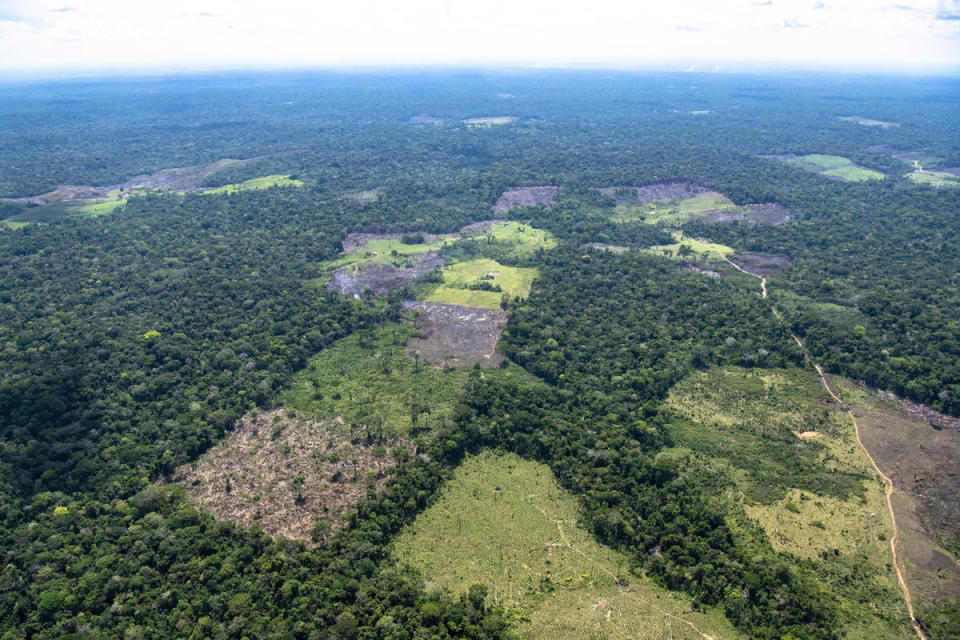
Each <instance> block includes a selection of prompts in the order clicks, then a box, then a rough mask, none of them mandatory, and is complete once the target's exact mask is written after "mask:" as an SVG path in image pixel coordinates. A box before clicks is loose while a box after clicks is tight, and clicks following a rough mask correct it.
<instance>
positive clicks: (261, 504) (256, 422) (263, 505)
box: [170, 409, 413, 543]
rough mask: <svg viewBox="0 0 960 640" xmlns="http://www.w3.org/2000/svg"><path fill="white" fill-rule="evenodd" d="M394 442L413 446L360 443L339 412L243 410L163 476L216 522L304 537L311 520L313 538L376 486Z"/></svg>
mask: <svg viewBox="0 0 960 640" xmlns="http://www.w3.org/2000/svg"><path fill="white" fill-rule="evenodd" d="M397 446H400V447H403V448H404V449H406V450H407V451H408V452H410V453H412V452H413V446H412V444H410V443H409V442H407V441H404V440H399V439H393V440H384V441H382V442H376V441H374V442H367V441H366V439H365V438H364V437H363V434H362V433H361V432H360V430H357V431H356V433H353V432H352V431H351V428H350V426H349V425H347V424H345V423H344V422H343V420H341V419H340V418H337V419H335V420H326V421H315V420H306V419H302V418H294V417H291V416H290V415H288V414H287V413H285V412H284V411H283V410H282V409H277V410H274V411H266V412H262V413H258V414H256V415H252V414H251V415H247V416H244V418H243V419H242V420H241V421H240V424H239V425H238V426H237V428H236V429H235V430H234V431H233V432H232V433H231V434H229V436H227V437H226V438H225V439H224V440H223V441H221V442H220V443H219V444H218V445H217V446H216V447H214V448H213V449H211V450H209V451H208V452H207V453H205V454H204V455H203V456H201V457H200V459H199V460H197V461H196V462H195V463H192V464H188V465H184V466H183V467H180V468H179V469H177V470H176V471H175V472H174V473H173V475H172V476H171V478H170V482H173V483H178V484H181V485H183V486H184V488H185V489H186V493H187V496H188V498H189V500H190V501H191V502H192V503H193V504H195V505H196V506H198V507H199V508H202V509H205V510H207V511H210V512H211V513H213V515H214V516H215V517H217V518H218V519H220V520H226V521H230V522H235V523H236V524H238V525H240V526H242V527H245V528H247V527H252V526H254V525H256V526H258V527H260V528H261V529H263V530H264V531H265V532H267V533H269V534H270V535H274V536H283V537H285V538H291V539H296V540H304V541H307V542H308V543H310V542H313V541H312V540H311V530H313V528H314V526H315V525H316V522H317V519H318V518H319V519H320V520H321V521H322V522H325V523H326V524H327V525H328V526H329V529H326V528H325V527H324V526H323V525H321V529H319V530H318V531H317V533H318V534H322V535H318V536H316V537H317V540H318V541H319V540H322V539H323V538H324V537H328V536H329V534H331V533H333V532H336V531H337V530H338V529H341V528H343V526H344V524H345V520H344V518H345V514H346V512H347V511H348V510H349V509H351V508H352V507H353V506H355V505H356V504H357V502H358V501H359V500H360V498H361V497H362V496H363V495H364V494H365V493H366V492H367V490H368V489H369V488H379V487H382V486H383V484H384V483H385V482H386V480H387V478H388V474H389V471H390V469H391V468H392V467H393V466H394V464H395V463H394V458H393V457H392V456H391V455H390V454H389V451H390V450H391V449H393V448H394V447H397ZM298 485H299V486H298Z"/></svg>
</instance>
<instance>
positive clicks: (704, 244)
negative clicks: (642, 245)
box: [645, 231, 736, 260]
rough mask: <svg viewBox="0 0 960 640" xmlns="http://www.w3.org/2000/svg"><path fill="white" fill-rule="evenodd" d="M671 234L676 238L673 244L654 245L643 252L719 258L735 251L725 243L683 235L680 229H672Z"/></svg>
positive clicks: (667, 255) (675, 256) (684, 256)
mask: <svg viewBox="0 0 960 640" xmlns="http://www.w3.org/2000/svg"><path fill="white" fill-rule="evenodd" d="M671 235H672V236H673V238H674V240H676V242H674V243H673V244H660V245H654V246H652V247H649V248H647V249H645V252H646V253H652V254H654V255H657V256H666V257H668V258H688V257H708V258H716V259H719V260H722V259H723V257H724V256H728V255H730V254H732V253H735V252H736V249H734V248H733V247H728V246H727V245H725V244H717V243H715V242H708V241H706V240H700V239H697V238H689V237H684V235H683V233H682V232H680V231H674V232H672V233H671Z"/></svg>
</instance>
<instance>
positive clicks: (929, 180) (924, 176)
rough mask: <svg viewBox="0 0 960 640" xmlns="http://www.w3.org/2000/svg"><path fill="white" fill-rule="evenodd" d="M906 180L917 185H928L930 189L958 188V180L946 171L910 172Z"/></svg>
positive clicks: (959, 180)
mask: <svg viewBox="0 0 960 640" xmlns="http://www.w3.org/2000/svg"><path fill="white" fill-rule="evenodd" d="M907 178H909V179H910V180H913V181H914V182H916V183H917V184H928V185H930V186H932V187H957V186H960V178H957V176H955V175H953V174H952V173H947V172H946V171H930V170H919V171H911V172H910V173H908V174H907Z"/></svg>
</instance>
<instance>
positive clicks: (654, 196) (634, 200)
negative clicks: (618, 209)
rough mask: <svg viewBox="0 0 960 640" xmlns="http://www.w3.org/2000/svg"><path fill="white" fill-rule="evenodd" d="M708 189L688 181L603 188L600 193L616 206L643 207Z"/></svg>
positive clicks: (704, 191)
mask: <svg viewBox="0 0 960 640" xmlns="http://www.w3.org/2000/svg"><path fill="white" fill-rule="evenodd" d="M709 191H710V189H708V188H707V187H704V186H702V185H699V184H696V183H693V182H690V181H688V180H677V181H672V182H658V183H656V184H648V185H645V186H642V187H604V188H602V189H600V193H602V194H603V195H605V196H609V197H611V198H613V199H614V200H615V201H616V203H617V204H636V205H643V204H647V203H648V202H653V201H654V200H673V199H675V198H689V197H690V196H695V195H697V194H698V193H707V192H709Z"/></svg>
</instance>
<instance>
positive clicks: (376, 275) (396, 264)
mask: <svg viewBox="0 0 960 640" xmlns="http://www.w3.org/2000/svg"><path fill="white" fill-rule="evenodd" d="M443 265H444V260H443V258H441V257H440V256H438V255H437V254H435V253H414V254H408V255H401V256H395V257H391V259H390V263H389V264H384V263H381V262H364V263H356V262H355V263H353V264H348V265H346V266H343V267H340V268H339V269H337V270H336V271H334V272H333V275H332V277H331V279H330V281H329V282H328V283H327V288H328V289H330V290H332V291H336V292H337V293H340V294H341V295H348V296H354V297H356V298H359V297H360V296H362V295H364V294H365V293H367V292H368V291H369V292H371V293H373V294H374V295H378V296H381V295H386V294H387V293H388V292H389V291H391V290H393V289H397V288H399V287H401V286H403V285H404V284H405V283H407V282H410V281H411V280H415V279H417V278H419V277H421V276H423V275H426V274H427V273H429V272H431V271H433V270H434V269H436V268H438V267H442V266H443Z"/></svg>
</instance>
